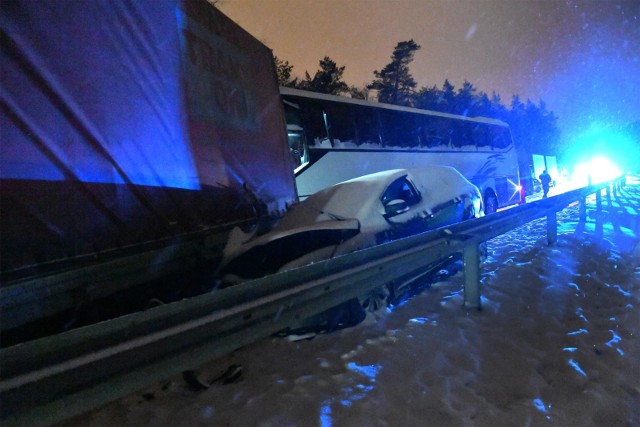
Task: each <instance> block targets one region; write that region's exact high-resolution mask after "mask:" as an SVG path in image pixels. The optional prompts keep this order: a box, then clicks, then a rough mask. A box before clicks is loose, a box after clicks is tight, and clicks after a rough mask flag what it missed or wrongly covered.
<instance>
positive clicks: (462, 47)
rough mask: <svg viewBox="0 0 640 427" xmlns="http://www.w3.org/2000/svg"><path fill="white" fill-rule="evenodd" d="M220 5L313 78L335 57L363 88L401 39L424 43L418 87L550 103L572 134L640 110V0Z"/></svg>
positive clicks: (288, 0)
mask: <svg viewBox="0 0 640 427" xmlns="http://www.w3.org/2000/svg"><path fill="white" fill-rule="evenodd" d="M218 6H219V8H220V10H222V11H223V12H224V13H225V14H227V15H228V16H229V17H231V18H232V19H233V20H235V21H236V22H238V23H239V24H240V25H241V26H243V27H244V28H245V29H246V30H247V31H249V32H250V33H251V34H252V35H254V36H255V37H257V38H258V39H260V40H261V41H262V42H264V43H265V44H266V45H267V46H269V47H270V48H271V49H273V51H274V53H275V55H277V56H278V57H279V58H281V59H283V60H287V61H289V63H290V64H291V65H293V66H294V69H293V73H294V75H295V76H298V77H303V76H304V72H305V71H308V72H309V74H311V75H313V74H314V73H315V71H316V70H318V68H319V67H318V62H319V60H320V59H322V58H323V57H324V56H325V55H328V56H329V57H331V59H333V60H334V61H336V62H337V64H338V65H339V66H346V70H345V74H344V80H345V81H346V82H347V83H348V84H350V85H355V86H358V87H362V86H364V85H365V84H367V83H369V82H371V80H373V78H374V76H373V70H376V69H377V70H380V69H382V68H383V67H384V66H385V65H386V64H388V63H389V62H390V57H391V54H392V52H393V48H394V47H395V45H396V44H397V43H398V42H399V41H402V40H409V39H411V38H413V39H414V40H415V41H416V42H417V43H418V44H419V45H421V46H422V49H421V50H419V51H418V52H417V53H416V55H415V60H414V62H413V63H412V64H411V65H410V70H411V72H412V74H413V77H414V78H415V80H416V82H417V83H418V87H422V86H433V85H436V86H438V87H442V84H443V83H444V80H445V78H447V79H449V81H450V82H451V83H452V84H454V85H455V87H456V89H458V88H459V87H460V86H461V85H462V82H463V81H464V80H465V79H466V80H468V81H470V82H471V83H473V85H474V86H475V87H476V88H477V89H478V90H481V91H485V92H487V93H489V94H491V93H492V92H493V91H495V92H496V93H498V94H499V95H501V97H502V101H503V104H507V105H510V103H511V97H512V95H514V94H518V95H520V97H521V99H522V100H523V101H526V99H531V100H532V101H533V102H535V103H536V104H537V103H538V102H539V101H540V100H542V101H544V102H545V103H546V105H547V108H548V109H549V110H551V111H553V112H554V113H555V114H556V115H557V116H558V118H559V122H558V124H559V126H560V128H561V130H562V132H563V136H564V137H565V138H571V137H573V136H577V135H579V134H580V133H581V132H583V131H585V130H586V129H588V128H590V127H594V126H596V127H597V126H607V125H613V126H619V125H624V124H625V123H628V122H630V121H633V120H639V119H640V0H610V1H608V0H591V1H584V0H564V1H549V0H542V1H541V0H535V1H529V0H527V1H525V0H451V1H445V0H222V1H221V2H219V3H218Z"/></svg>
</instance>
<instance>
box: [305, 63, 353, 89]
mask: <svg viewBox="0 0 640 427" xmlns="http://www.w3.org/2000/svg"><path fill="white" fill-rule="evenodd" d="M344 69H345V67H338V65H337V64H336V63H335V61H333V60H331V58H329V57H328V56H325V57H324V59H322V60H320V69H319V70H318V71H316V73H315V75H314V76H313V78H311V76H310V75H309V73H308V72H305V79H304V80H303V81H302V82H300V84H299V85H298V87H299V88H300V89H305V90H310V91H313V92H320V93H328V94H332V95H340V94H342V93H345V92H348V91H349V85H348V84H346V83H345V82H344V81H342V74H344Z"/></svg>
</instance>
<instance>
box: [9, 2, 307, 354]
mask: <svg viewBox="0 0 640 427" xmlns="http://www.w3.org/2000/svg"><path fill="white" fill-rule="evenodd" d="M0 31H1V37H2V50H1V53H0V69H1V76H2V78H1V81H0V84H1V88H0V105H1V107H2V108H1V109H0V144H1V145H0V150H1V155H0V292H2V298H1V301H2V302H1V304H2V306H1V307H0V313H1V314H0V315H1V319H0V324H1V325H2V332H3V334H5V335H4V337H6V336H7V335H6V333H7V332H8V331H11V330H20V328H25V327H27V326H28V325H29V324H30V323H32V322H34V321H37V320H41V319H43V318H47V317H50V316H56V315H58V314H60V313H68V312H73V311H74V310H75V311H77V310H78V309H79V307H81V306H87V305H90V304H92V303H93V302H95V301H97V300H100V299H103V298H108V297H113V296H114V295H117V294H120V293H122V292H123V291H126V290H128V289H131V288H133V287H135V286H138V285H142V284H145V283H149V282H150V281H152V280H156V279H160V278H162V277H164V276H165V275H167V274H174V275H178V276H180V275H182V274H184V273H185V272H187V273H188V272H192V271H195V270H197V269H198V266H199V265H206V266H207V268H208V269H209V270H213V269H214V264H215V261H216V259H217V256H218V255H219V252H220V250H221V248H222V246H223V244H224V241H225V236H226V234H227V233H228V231H229V230H230V229H231V228H232V227H233V226H237V225H241V226H245V227H253V226H256V223H257V222H258V221H260V220H263V219H264V218H268V217H272V216H278V215H280V214H281V213H282V212H283V211H284V210H286V207H287V206H288V205H289V204H291V203H293V202H295V201H296V197H297V196H296V191H295V184H294V178H293V170H292V166H291V160H290V156H289V152H288V147H287V135H286V125H285V122H284V112H283V107H282V103H281V101H280V94H279V91H278V84H277V77H276V71H275V64H274V60H273V55H272V52H271V50H270V49H269V48H267V47H266V46H265V45H263V44H262V43H261V42H260V41H258V40H257V39H255V38H254V37H252V36H251V35H250V34H249V33H247V32H246V31H245V30H243V29H242V28H241V27H240V26H238V25H237V24H236V23H234V22H233V21H232V20H231V19H229V18H228V17H226V16H225V15H224V14H223V13H221V12H220V11H219V10H218V9H217V8H215V7H214V6H212V5H211V4H209V3H208V2H207V1H205V0H162V1H134V2H130V1H124V0H122V1H121V0H92V1H86V2H85V1H82V2H79V1H64V0H47V1H33V0H10V1H3V2H1V3H0ZM113 302H114V303H117V301H113ZM6 343H7V341H6V340H5V341H4V342H3V345H4V344H6Z"/></svg>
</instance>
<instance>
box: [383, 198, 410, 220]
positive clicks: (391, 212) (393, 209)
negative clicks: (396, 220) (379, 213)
mask: <svg viewBox="0 0 640 427" xmlns="http://www.w3.org/2000/svg"><path fill="white" fill-rule="evenodd" d="M408 210H409V204H408V203H407V201H406V200H402V199H394V200H391V201H390V202H389V203H387V204H386V205H385V206H384V211H385V213H384V217H385V218H391V217H393V216H396V215H400V214H401V213H405V212H406V211H408Z"/></svg>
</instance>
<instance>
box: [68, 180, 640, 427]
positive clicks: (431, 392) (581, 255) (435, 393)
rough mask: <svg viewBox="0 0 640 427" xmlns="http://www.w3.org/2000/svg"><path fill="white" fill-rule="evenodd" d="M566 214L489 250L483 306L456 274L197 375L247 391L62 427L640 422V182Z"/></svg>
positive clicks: (181, 389)
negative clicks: (468, 306) (237, 368)
mask: <svg viewBox="0 0 640 427" xmlns="http://www.w3.org/2000/svg"><path fill="white" fill-rule="evenodd" d="M594 204H595V202H594V201H593V200H591V205H590V206H589V208H590V209H589V212H588V213H589V215H588V216H589V219H588V220H587V222H586V223H582V224H581V223H579V221H578V207H577V206H573V207H571V208H568V209H566V210H565V211H563V212H561V213H559V215H558V221H559V224H560V228H559V230H558V242H557V244H555V245H554V246H547V245H546V237H545V227H546V224H545V221H544V220H538V221H535V222H533V223H530V224H528V225H526V226H524V227H521V228H519V229H517V230H514V231H513V232H511V233H509V234H505V235H503V236H500V237H499V238H496V239H494V240H492V241H490V242H489V248H490V251H491V255H490V256H489V257H488V259H487V261H486V263H485V264H484V266H483V268H482V284H483V286H482V294H483V298H482V301H483V310H482V311H481V312H478V311H475V310H465V309H463V308H462V301H463V295H462V291H461V289H462V284H463V280H464V278H463V276H462V275H461V274H457V275H454V276H452V277H450V278H449V279H448V280H446V281H443V282H439V283H436V284H434V285H433V286H432V287H431V288H430V289H428V290H426V291H425V292H423V293H422V294H420V295H418V296H416V297H415V298H413V299H411V300H409V301H407V302H406V303H404V304H403V305H401V306H399V307H396V308H395V309H394V310H393V311H382V312H377V313H375V314H373V315H370V317H368V318H367V319H366V320H365V322H364V323H363V324H361V325H359V326H357V327H354V328H350V329H346V330H342V331H340V332H337V333H333V334H330V335H323V336H318V337H315V338H314V339H312V340H307V341H297V342H290V341H288V340H286V339H282V338H269V339H265V340H263V341H261V342H258V343H256V344H254V345H251V346H248V347H246V348H243V349H242V350H239V351H237V352H235V353H233V354H230V355H228V356H226V357H224V358H222V359H220V360H217V361H215V362H212V363H211V364H209V365H208V366H205V367H202V368H201V369H199V371H198V373H199V375H200V378H201V379H204V380H207V379H209V378H213V377H215V376H216V375H217V374H219V373H220V372H222V371H224V370H225V369H226V368H227V367H228V366H229V365H231V364H241V365H243V367H244V374H243V377H242V378H241V380H240V381H239V382H236V383H232V384H227V385H221V384H219V385H214V386H212V387H211V388H209V389H207V390H205V391H200V392H194V391H190V390H189V389H188V388H187V386H186V385H185V383H184V381H183V380H182V379H181V378H173V379H170V380H167V381H165V382H162V383H159V384H158V385H157V386H156V387H153V388H151V389H149V390H146V391H145V392H143V393H139V394H136V395H133V396H129V397H127V398H125V399H122V400H119V401H117V402H115V403H113V404H111V405H109V406H107V407H105V408H103V409H101V410H98V411H95V412H93V413H91V414H88V415H85V416H83V417H81V418H78V419H76V420H73V421H72V422H69V423H67V425H91V426H102V425H105V426H106V425H122V426H141V425H154V426H197V425H216V426H217V425H228V426H249V425H251V426H285V425H287V426H291V425H293V426H323V427H324V426H410V425H429V426H496V425H513V426H530V425H531V426H537V425H554V426H630V425H640V405H639V404H638V403H639V402H640V359H639V357H638V355H639V354H640V317H639V316H638V307H639V306H640V245H639V238H638V237H639V236H640V220H639V218H640V185H638V182H637V181H635V182H634V183H633V184H632V185H631V186H629V187H627V188H626V189H625V190H624V191H623V192H622V193H621V195H620V197H619V198H617V199H613V201H612V203H611V204H609V203H608V202H606V199H605V202H604V206H603V212H602V214H598V213H597V212H595V211H594V210H593V208H594Z"/></svg>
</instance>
